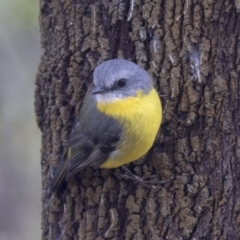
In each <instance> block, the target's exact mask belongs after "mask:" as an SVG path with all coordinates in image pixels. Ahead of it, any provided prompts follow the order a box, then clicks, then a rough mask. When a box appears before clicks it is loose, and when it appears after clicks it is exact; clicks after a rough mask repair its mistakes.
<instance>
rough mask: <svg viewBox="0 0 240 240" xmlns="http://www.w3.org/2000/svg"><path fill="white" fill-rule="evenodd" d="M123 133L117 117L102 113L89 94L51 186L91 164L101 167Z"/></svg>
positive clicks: (55, 186) (53, 187) (55, 185)
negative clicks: (66, 152)
mask: <svg viewBox="0 0 240 240" xmlns="http://www.w3.org/2000/svg"><path fill="white" fill-rule="evenodd" d="M120 136H121V127H120V126H119V124H118V123H117V122H116V120H115V119H113V118H110V117H108V116H107V115H105V114H102V113H100V112H99V111H98V110H97V108H96V101H95V96H94V95H92V94H91V92H89V93H87V95H86V97H85V99H84V102H83V106H82V108H81V111H80V116H79V117H78V119H77V121H76V123H75V125H74V127H73V129H72V132H71V136H70V143H69V150H68V154H67V156H66V157H65V159H64V160H63V161H62V162H61V163H60V165H59V166H58V168H57V170H56V172H55V175H54V178H53V182H52V189H53V190H54V189H56V188H57V187H58V186H59V185H60V184H61V182H62V181H63V180H64V179H65V178H66V180H68V179H70V178H71V177H72V176H74V175H75V174H76V173H78V172H79V171H81V170H82V169H84V168H86V167H88V166H94V167H99V166H101V164H102V163H103V162H105V161H106V160H107V159H108V157H109V155H110V154H111V152H112V151H114V150H115V149H116V146H117V144H118V142H119V140H120Z"/></svg>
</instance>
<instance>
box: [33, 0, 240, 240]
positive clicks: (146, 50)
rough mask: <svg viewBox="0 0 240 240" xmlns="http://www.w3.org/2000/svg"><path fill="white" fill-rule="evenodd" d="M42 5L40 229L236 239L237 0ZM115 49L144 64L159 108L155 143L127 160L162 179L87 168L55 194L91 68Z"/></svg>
mask: <svg viewBox="0 0 240 240" xmlns="http://www.w3.org/2000/svg"><path fill="white" fill-rule="evenodd" d="M40 11H41V12H40V28H41V43H42V48H43V55H42V59H41V63H40V66H39V72H38V75H37V81H36V85H37V88H36V95H35V98H36V101H35V109H36V115H37V122H38V125H39V127H40V129H41V131H42V150H41V154H42V155H41V165H42V188H43V190H42V203H43V206H42V207H43V212H42V239H75V240H76V239H89V240H91V239H94V240H95V239H97V240H100V239H136V240H141V239H231V240H232V239H240V185H239V176H240V168H239V164H240V136H239V133H240V101H239V98H240V84H239V72H240V45H239V38H240V36H239V32H240V17H239V16H240V1H239V0H235V1H233V0H229V1H227V0H225V1H224V0H217V1H211V0H204V1H197V0H185V1H184V0H176V1H174V0H165V1H164V0H148V1H147V0H144V1H143V0H142V1H140V0H131V1H130V0H129V1H127V0H119V1H116V0H102V1H100V0H99V1H97V0H95V1H94V0H91V1H90V0H89V1H84V0H72V1H70V0H62V1H59V0H51V1H50V0H41V1H40ZM112 58H126V59H129V60H132V61H134V62H136V63H138V64H139V65H141V66H142V67H144V68H145V69H146V70H148V71H149V72H150V73H151V75H152V76H153V78H154V81H155V83H156V88H157V89H158V90H159V94H160V95H162V102H163V107H164V113H163V115H164V116H163V124H162V126H161V131H160V134H159V136H158V138H157V140H156V142H155V144H154V147H153V149H152V150H151V151H150V153H149V154H148V155H147V157H146V158H145V159H144V160H139V161H136V162H134V163H132V164H130V165H129V166H128V167H129V169H130V170H131V171H132V172H134V173H136V174H137V175H139V176H141V177H148V176H152V175H157V176H158V177H160V179H162V180H170V181H167V182H166V183H165V184H160V183H159V184H153V185H154V186H155V187H154V188H150V187H145V186H143V185H141V184H138V183H136V182H134V181H133V180H126V179H124V178H123V177H122V176H121V174H122V173H123V171H122V170H121V169H120V168H118V169H113V170H101V169H99V170H93V169H92V168H88V169H86V170H85V171H82V172H81V173H80V174H78V176H77V177H76V178H75V179H73V180H71V181H69V182H68V183H67V184H66V187H65V188H64V189H63V190H62V191H60V192H59V193H57V194H53V193H51V192H50V190H49V188H50V183H51V179H52V174H53V170H54V169H55V167H56V166H57V164H58V162H59V161H60V159H61V157H62V155H63V152H64V151H65V150H66V147H67V144H68V139H69V133H70V131H71V127H72V126H73V123H74V120H75V117H76V116H77V115H78V113H79V110H80V106H81V104H82V99H83V97H84V94H85V93H86V89H87V88H88V86H89V85H90V84H91V83H92V72H93V70H94V68H95V67H96V66H97V65H98V64H99V63H101V62H102V61H104V60H108V59H112ZM149 124H151V123H149Z"/></svg>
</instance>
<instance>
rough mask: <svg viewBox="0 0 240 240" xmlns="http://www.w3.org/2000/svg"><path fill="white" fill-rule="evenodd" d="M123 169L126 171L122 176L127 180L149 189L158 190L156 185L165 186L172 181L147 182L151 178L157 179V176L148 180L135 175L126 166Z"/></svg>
mask: <svg viewBox="0 0 240 240" xmlns="http://www.w3.org/2000/svg"><path fill="white" fill-rule="evenodd" d="M122 169H123V170H124V171H125V173H124V174H122V175H121V176H122V177H123V178H125V179H131V180H133V181H135V182H138V183H140V184H141V185H143V186H145V187H148V188H154V189H156V188H157V187H156V186H154V184H157V185H158V184H164V183H167V182H169V181H170V180H166V181H158V180H146V179H151V178H156V175H153V176H150V177H147V178H141V177H139V176H137V175H135V174H133V173H132V172H131V171H130V170H129V169H128V168H126V167H125V166H122Z"/></svg>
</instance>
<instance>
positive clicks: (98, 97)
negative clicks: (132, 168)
mask: <svg viewBox="0 0 240 240" xmlns="http://www.w3.org/2000/svg"><path fill="white" fill-rule="evenodd" d="M93 81H94V86H93V88H92V89H91V90H90V91H89V92H88V93H87V94H86V96H85V98H84V101H83V106H82V108H81V110H80V114H79V116H78V119H77V121H76V124H75V126H74V127H73V129H72V132H71V135H70V142H69V147H68V153H67V155H66V157H65V158H64V159H62V161H61V163H60V164H59V166H58V167H57V170H56V172H55V174H54V177H53V181H52V185H51V188H52V190H55V189H56V188H57V187H58V186H59V184H61V182H62V181H63V180H64V179H65V180H68V179H70V178H71V177H72V176H73V175H75V174H76V173H78V172H80V171H81V170H83V169H84V168H86V167H88V166H94V167H95V168H98V167H100V168H117V167H119V166H122V165H124V164H127V163H130V162H132V161H134V160H137V159H139V158H140V157H141V156H143V155H144V154H145V153H147V152H148V150H149V149H150V148H151V147H152V145H153V142H154V140H155V137H156V135H157V132H158V130H159V127H160V124H161V120H162V106H161V101H160V99H159V96H158V94H157V92H156V90H155V89H154V87H153V82H152V78H151V76H150V75H149V74H148V73H147V72H146V71H145V70H144V69H142V68H141V67H140V66H138V65H136V64H135V63H133V62H131V61H128V60H124V59H113V60H108V61H105V62H103V63H101V64H100V65H99V66H97V67H96V69H95V70H94V73H93Z"/></svg>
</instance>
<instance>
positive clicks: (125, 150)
mask: <svg viewBox="0 0 240 240" xmlns="http://www.w3.org/2000/svg"><path fill="white" fill-rule="evenodd" d="M97 108H98V110H99V111H100V112H102V113H105V114H106V115H109V116H111V117H113V118H115V119H117V121H118V122H119V123H120V125H121V127H122V129H123V135H122V137H121V139H120V143H119V145H118V146H117V150H116V151H114V152H113V153H112V154H111V155H110V157H109V158H108V159H107V160H106V161H105V162H104V163H103V164H102V165H101V167H102V168H116V167H119V166H121V165H124V164H127V163H129V162H132V161H134V160H136V159H138V158H140V157H141V156H143V155H144V154H145V153H147V151H148V150H149V149H150V148H151V147H152V145H153V142H154V140H155V137H156V134H157V132H158V130H159V127H160V124H161V120H162V106H161V102H160V99H159V97H158V94H157V92H156V90H155V89H154V88H153V89H152V90H151V91H150V92H149V93H148V94H147V95H146V94H143V93H142V92H139V93H138V94H137V96H136V97H128V98H125V99H121V100H119V99H118V100H115V101H113V102H105V103H98V104H97Z"/></svg>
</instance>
